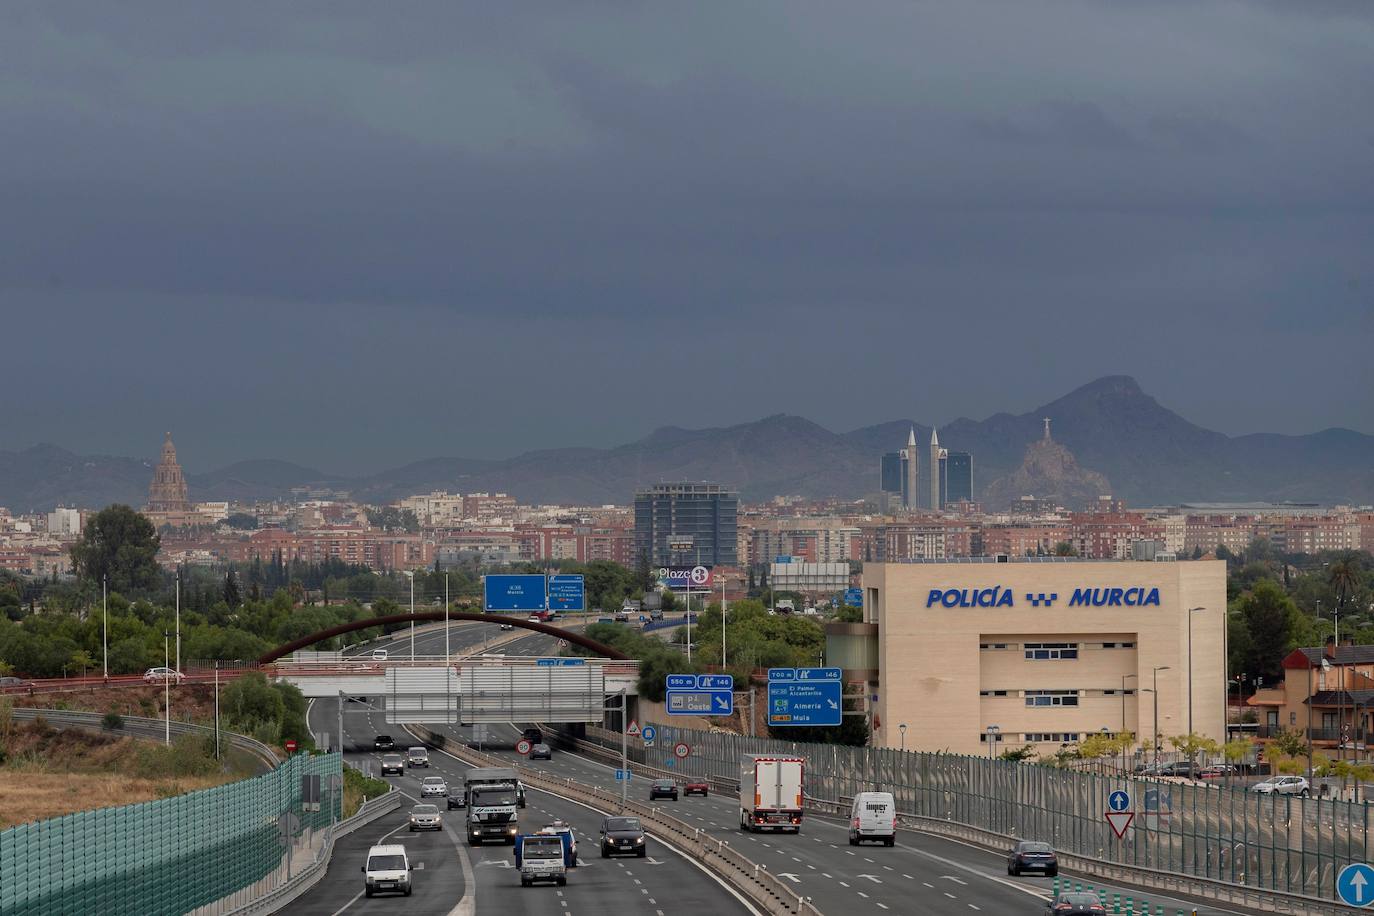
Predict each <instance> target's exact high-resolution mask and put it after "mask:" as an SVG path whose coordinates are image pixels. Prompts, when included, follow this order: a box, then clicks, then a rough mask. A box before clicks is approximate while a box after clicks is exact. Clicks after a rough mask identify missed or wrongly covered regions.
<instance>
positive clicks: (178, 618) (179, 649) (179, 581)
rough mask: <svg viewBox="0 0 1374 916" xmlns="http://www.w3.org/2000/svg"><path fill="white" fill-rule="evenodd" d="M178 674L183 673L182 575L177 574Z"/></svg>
mask: <svg viewBox="0 0 1374 916" xmlns="http://www.w3.org/2000/svg"><path fill="white" fill-rule="evenodd" d="M176 671H177V674H180V673H181V573H180V572H178V573H177V668H176Z"/></svg>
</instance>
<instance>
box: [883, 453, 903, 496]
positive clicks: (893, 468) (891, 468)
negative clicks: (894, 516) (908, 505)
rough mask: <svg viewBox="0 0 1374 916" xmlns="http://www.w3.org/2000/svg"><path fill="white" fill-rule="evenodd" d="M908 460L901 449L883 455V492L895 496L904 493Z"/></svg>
mask: <svg viewBox="0 0 1374 916" xmlns="http://www.w3.org/2000/svg"><path fill="white" fill-rule="evenodd" d="M905 471H906V462H905V460H904V459H903V458H902V453H901V450H900V449H899V450H898V451H895V452H888V453H887V454H885V455H883V464H882V492H883V493H888V494H891V495H893V496H901V495H902V481H903V480H904V479H905V476H906V474H905Z"/></svg>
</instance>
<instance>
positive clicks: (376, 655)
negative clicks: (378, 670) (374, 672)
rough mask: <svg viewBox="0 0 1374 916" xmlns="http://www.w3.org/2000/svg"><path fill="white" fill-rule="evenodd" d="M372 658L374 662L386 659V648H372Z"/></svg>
mask: <svg viewBox="0 0 1374 916" xmlns="http://www.w3.org/2000/svg"><path fill="white" fill-rule="evenodd" d="M372 660H373V661H374V662H384V661H386V650H385V649H373V650H372Z"/></svg>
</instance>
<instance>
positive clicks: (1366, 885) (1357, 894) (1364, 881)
mask: <svg viewBox="0 0 1374 916" xmlns="http://www.w3.org/2000/svg"><path fill="white" fill-rule="evenodd" d="M1336 893H1337V894H1339V895H1340V898H1341V902H1343V903H1348V904H1350V905H1351V906H1369V905H1370V904H1371V903H1374V868H1370V867H1369V866H1368V865H1366V864H1365V863H1363V862H1353V863H1351V864H1350V865H1347V866H1346V867H1345V868H1342V869H1341V873H1340V874H1339V875H1337V876H1336Z"/></svg>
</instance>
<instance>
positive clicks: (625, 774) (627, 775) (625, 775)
mask: <svg viewBox="0 0 1374 916" xmlns="http://www.w3.org/2000/svg"><path fill="white" fill-rule="evenodd" d="M633 778H634V774H633V773H631V772H630V771H629V770H616V771H615V781H616V782H629V781H630V780H631V779H633Z"/></svg>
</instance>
